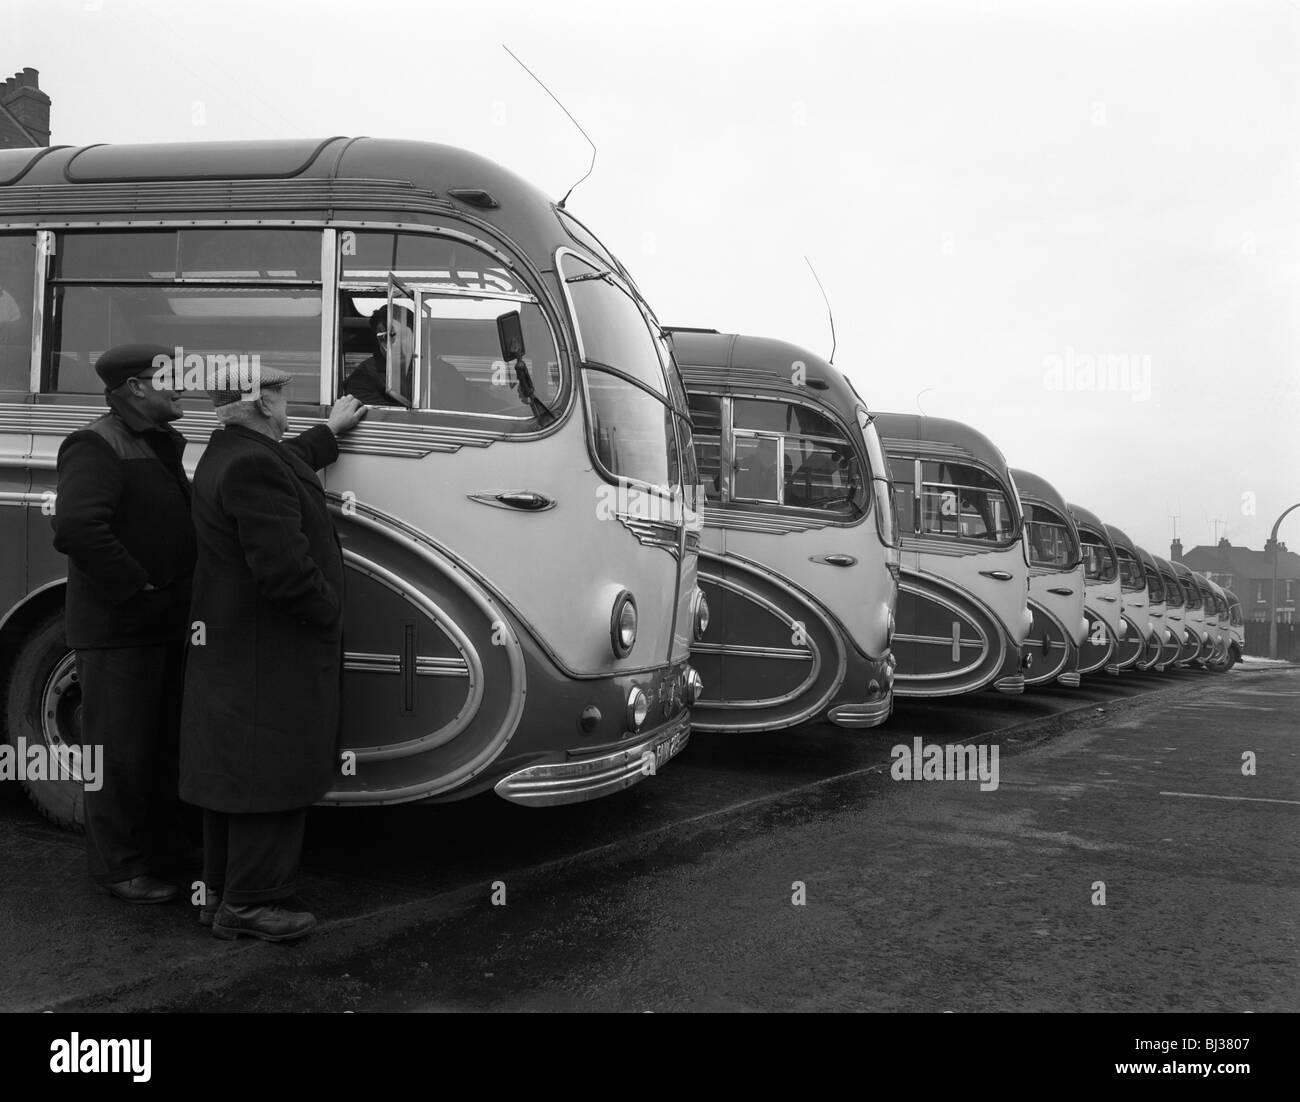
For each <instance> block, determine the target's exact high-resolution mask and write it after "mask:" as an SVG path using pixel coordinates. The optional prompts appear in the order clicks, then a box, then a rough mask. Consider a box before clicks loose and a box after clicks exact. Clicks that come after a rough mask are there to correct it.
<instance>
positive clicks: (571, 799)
mask: <svg viewBox="0 0 1300 1102" xmlns="http://www.w3.org/2000/svg"><path fill="white" fill-rule="evenodd" d="M690 737H691V721H690V716H689V715H687V716H685V717H683V718H682V719H679V720H677V721H676V722H675V723H672V724H669V725H668V726H667V727H663V728H660V729H659V730H658V731H656V732H655V733H654V734H652V735H650V736H649V737H648V738H644V739H640V740H638V741H637V742H634V743H632V744H631V745H629V746H626V747H624V748H623V749H620V750H616V751H614V752H613V753H609V754H602V755H600V756H599V757H594V758H576V759H571V760H569V761H557V762H543V763H542V764H540V765H530V766H528V767H527V768H525V769H520V770H518V771H516V772H514V773H511V774H509V775H508V776H505V777H502V778H501V779H500V780H499V781H497V783H496V784H495V785H494V786H493V790H494V791H495V792H496V794H497V795H498V796H500V797H501V798H502V799H506V800H509V801H510V802H511V803H515V804H524V805H525V806H527V807H554V806H556V805H558V804H576V803H582V802H583V801H585V800H594V799H597V798H599V797H601V796H608V795H610V794H611V793H613V792H618V791H620V790H622V789H624V788H630V787H631V786H632V785H634V784H636V783H637V782H638V781H640V780H644V779H645V778H646V777H651V776H654V774H655V773H657V772H658V771H659V770H660V769H662V768H663V767H664V765H666V764H667V763H668V762H669V761H671V760H672V759H673V758H675V757H676V756H677V755H678V754H679V753H681V751H682V748H683V747H684V746H685V745H686V743H687V742H688V741H689V740H690Z"/></svg>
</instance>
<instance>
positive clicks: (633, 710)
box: [626, 686, 650, 733]
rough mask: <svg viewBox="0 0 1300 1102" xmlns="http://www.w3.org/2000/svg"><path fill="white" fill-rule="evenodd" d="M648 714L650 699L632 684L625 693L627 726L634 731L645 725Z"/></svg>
mask: <svg viewBox="0 0 1300 1102" xmlns="http://www.w3.org/2000/svg"><path fill="white" fill-rule="evenodd" d="M649 714H650V700H649V698H648V697H647V696H646V695H645V693H643V692H642V691H641V690H640V689H638V688H637V687H636V686H633V687H632V688H631V689H630V690H629V691H628V694H627V715H626V719H627V727H628V730H629V731H632V732H633V733H636V732H638V731H640V730H641V728H642V727H643V726H644V725H645V721H646V717H647V716H648V715H649Z"/></svg>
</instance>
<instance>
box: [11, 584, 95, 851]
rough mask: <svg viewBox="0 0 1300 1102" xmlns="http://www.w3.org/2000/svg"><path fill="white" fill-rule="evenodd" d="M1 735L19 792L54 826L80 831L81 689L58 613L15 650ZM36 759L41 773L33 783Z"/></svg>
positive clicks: (81, 819)
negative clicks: (10, 752) (18, 780)
mask: <svg viewBox="0 0 1300 1102" xmlns="http://www.w3.org/2000/svg"><path fill="white" fill-rule="evenodd" d="M5 732H6V737H7V739H8V742H9V745H10V746H12V747H13V748H14V752H15V754H16V755H17V757H16V759H15V766H16V767H20V768H22V774H20V775H21V776H23V780H22V785H23V789H24V791H25V792H26V793H27V795H28V797H29V798H30V799H31V801H32V803H34V804H35V805H36V807H37V808H38V809H39V811H40V813H41V814H42V815H44V816H45V817H46V818H47V819H49V820H50V822H52V823H54V824H55V825H56V826H60V827H63V828H64V829H67V830H75V831H77V832H81V831H82V830H84V824H85V806H84V799H85V797H84V795H83V792H82V787H81V686H80V684H79V683H78V681H77V663H76V655H75V653H74V652H73V651H72V649H71V648H70V647H69V646H68V644H67V641H66V640H65V638H64V635H63V611H62V609H60V610H59V611H57V612H55V613H52V614H51V615H49V616H47V617H45V618H44V619H42V620H40V621H39V622H38V623H37V624H36V626H35V627H34V628H33V629H32V630H31V631H30V632H29V633H28V635H27V638H26V639H24V640H23V642H22V644H21V645H20V647H19V650H18V654H17V657H16V658H15V659H14V662H13V666H12V667H11V669H10V671H9V680H8V684H7V685H6V692H5ZM34 750H35V752H33V751H34ZM38 758H39V759H41V763H42V765H43V766H44V768H42V769H41V770H40V775H39V776H38V777H37V778H35V779H33V778H32V777H31V776H30V775H28V774H30V773H31V772H35V771H36V770H35V769H34V768H33V767H34V766H35V764H36V761H37V759H38Z"/></svg>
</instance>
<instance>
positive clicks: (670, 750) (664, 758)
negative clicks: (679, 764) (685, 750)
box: [655, 731, 688, 771]
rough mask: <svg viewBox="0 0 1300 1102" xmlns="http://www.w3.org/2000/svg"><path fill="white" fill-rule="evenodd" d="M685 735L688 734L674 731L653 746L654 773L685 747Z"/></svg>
mask: <svg viewBox="0 0 1300 1102" xmlns="http://www.w3.org/2000/svg"><path fill="white" fill-rule="evenodd" d="M687 734H688V732H686V731H676V732H674V733H673V734H672V735H671V736H670V737H669V738H666V739H663V740H662V741H661V742H659V743H657V744H656V745H655V770H656V771H657V770H659V769H661V768H663V766H664V765H665V764H666V763H667V762H668V761H670V760H671V759H672V758H674V757H676V755H677V753H678V751H679V750H681V748H682V747H683V746H685V745H686V738H687Z"/></svg>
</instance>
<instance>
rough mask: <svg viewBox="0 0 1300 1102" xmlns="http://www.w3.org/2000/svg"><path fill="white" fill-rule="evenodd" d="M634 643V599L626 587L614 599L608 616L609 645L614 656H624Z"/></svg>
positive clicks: (629, 652)
mask: <svg viewBox="0 0 1300 1102" xmlns="http://www.w3.org/2000/svg"><path fill="white" fill-rule="evenodd" d="M635 644H636V601H635V599H634V598H633V597H632V594H630V593H629V592H628V591H627V590H626V589H625V590H623V592H622V593H620V594H619V595H618V596H617V597H616V598H615V599H614V613H613V615H612V616H610V618H609V645H610V646H611V647H613V648H614V657H615V658H626V657H627V656H628V655H629V654H631V653H632V647H633V646H634V645H635Z"/></svg>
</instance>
